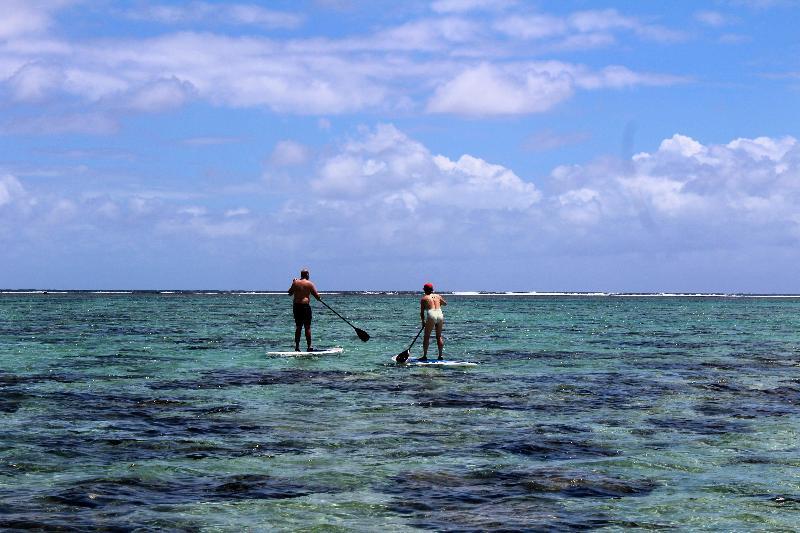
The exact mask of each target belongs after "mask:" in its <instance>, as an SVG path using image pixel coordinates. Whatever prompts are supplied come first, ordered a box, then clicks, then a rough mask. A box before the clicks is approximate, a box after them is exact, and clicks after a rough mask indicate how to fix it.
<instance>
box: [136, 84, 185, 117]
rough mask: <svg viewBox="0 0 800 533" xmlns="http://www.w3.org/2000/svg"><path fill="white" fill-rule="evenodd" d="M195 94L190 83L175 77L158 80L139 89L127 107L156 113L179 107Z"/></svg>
mask: <svg viewBox="0 0 800 533" xmlns="http://www.w3.org/2000/svg"><path fill="white" fill-rule="evenodd" d="M195 93H196V91H195V89H194V87H193V86H192V84H191V83H189V82H186V81H181V80H179V79H177V78H175V77H172V78H168V79H160V80H156V81H153V82H151V83H148V84H146V85H144V86H142V87H139V88H138V89H137V90H136V91H135V92H134V93H133V94H132V95H131V96H130V97H129V98H128V99H127V106H128V107H129V108H131V109H135V110H137V111H144V112H151V113H152V112H158V111H164V110H167V109H172V108H175V107H180V106H181V105H183V104H184V103H185V102H186V101H188V100H189V99H190V98H191V97H192V96H193V95H194V94H195Z"/></svg>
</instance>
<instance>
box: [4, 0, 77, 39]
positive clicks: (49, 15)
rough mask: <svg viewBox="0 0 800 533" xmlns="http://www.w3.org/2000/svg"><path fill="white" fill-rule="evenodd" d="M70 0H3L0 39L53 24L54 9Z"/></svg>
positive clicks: (44, 28) (35, 30)
mask: <svg viewBox="0 0 800 533" xmlns="http://www.w3.org/2000/svg"><path fill="white" fill-rule="evenodd" d="M72 3H75V2H73V1H70V0H3V5H2V11H3V14H2V16H0V39H5V38H9V37H16V36H19V35H30V34H35V33H41V32H44V31H45V30H47V29H48V28H49V27H50V26H51V25H52V24H53V16H54V14H55V12H56V11H58V10H59V9H62V8H64V7H66V6H68V5H70V4H72Z"/></svg>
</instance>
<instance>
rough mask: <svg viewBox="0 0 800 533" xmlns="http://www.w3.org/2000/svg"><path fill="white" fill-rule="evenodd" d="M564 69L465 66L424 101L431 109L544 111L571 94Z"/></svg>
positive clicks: (499, 112) (495, 112)
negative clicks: (520, 69) (519, 70)
mask: <svg viewBox="0 0 800 533" xmlns="http://www.w3.org/2000/svg"><path fill="white" fill-rule="evenodd" d="M572 93H573V83H572V79H571V78H570V77H569V76H568V75H567V73H566V72H562V73H555V74H553V73H551V72H549V71H547V70H541V69H536V68H531V69H528V70H527V71H522V72H508V71H506V70H502V69H500V68H497V67H494V66H492V65H490V64H488V63H484V64H481V65H479V66H477V67H474V68H469V69H467V70H465V71H463V72H462V73H460V74H459V75H457V76H456V77H455V78H453V79H452V80H450V81H448V82H447V83H445V84H443V85H441V86H439V87H438V88H437V89H436V91H435V92H434V94H433V96H432V97H431V99H430V101H429V102H428V111H430V112H432V113H457V114H466V115H502V114H519V113H537V112H542V111H547V110H548V109H550V108H551V107H553V106H554V105H556V104H558V103H559V102H562V101H564V100H566V99H567V98H569V97H570V96H572Z"/></svg>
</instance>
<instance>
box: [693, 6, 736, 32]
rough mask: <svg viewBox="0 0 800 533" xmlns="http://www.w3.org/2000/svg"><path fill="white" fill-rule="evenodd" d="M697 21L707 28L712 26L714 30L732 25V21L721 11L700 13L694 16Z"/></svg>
mask: <svg viewBox="0 0 800 533" xmlns="http://www.w3.org/2000/svg"><path fill="white" fill-rule="evenodd" d="M694 18H695V20H697V21H698V22H701V23H702V24H705V25H706V26H711V27H714V28H720V27H722V26H727V25H728V24H730V23H731V19H730V18H729V17H728V16H727V15H724V14H722V13H720V12H719V11H711V10H703V11H698V12H696V13H695V14H694Z"/></svg>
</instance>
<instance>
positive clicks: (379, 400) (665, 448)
mask: <svg viewBox="0 0 800 533" xmlns="http://www.w3.org/2000/svg"><path fill="white" fill-rule="evenodd" d="M326 301H327V302H328V303H329V304H330V305H331V306H332V307H333V308H334V309H336V310H338V311H339V312H340V313H342V314H344V315H346V316H347V317H349V318H350V319H351V321H352V322H353V323H354V324H356V325H357V326H359V327H361V328H362V329H365V330H367V331H368V332H369V333H370V334H371V335H372V339H371V340H370V341H369V342H368V343H362V342H360V341H359V340H358V338H357V337H356V335H355V334H354V332H353V329H352V328H350V327H349V326H348V325H347V324H345V323H344V322H342V321H341V320H339V319H338V318H336V317H335V316H334V315H333V314H332V313H330V312H329V311H326V310H325V309H324V308H322V307H321V306H320V305H319V304H317V305H316V306H315V321H314V332H315V339H316V342H315V344H316V345H317V346H318V347H323V346H342V347H344V349H345V352H344V354H343V355H341V356H334V357H316V358H270V357H267V356H266V355H265V353H266V352H267V351H270V350H289V349H292V337H293V325H292V324H291V306H290V302H289V300H288V298H287V297H285V296H277V295H243V294H217V295H158V294H141V295H138V294H131V295H95V294H75V293H72V294H10V295H9V294H6V295H2V296H0V361H2V367H0V368H2V370H0V392H1V393H2V394H1V395H0V417H2V425H0V433H1V434H2V438H1V439H0V527H1V528H4V529H8V528H19V529H26V528H36V529H39V528H41V529H59V528H64V529H85V530H93V529H113V530H123V531H124V530H132V529H138V528H141V529H184V530H209V531H220V530H230V531H234V530H242V529H251V530H262V529H263V530H278V531H281V530H286V531H289V530H310V531H313V530H319V531H323V530H324V531H330V530H333V531H335V530H341V531H345V530H347V531H350V530H363V531H368V530H375V529H378V528H382V529H386V530H390V531H403V530H413V529H435V530H442V529H451V530H492V529H502V528H507V529H532V530H540V529H587V528H597V529H620V528H628V527H640V528H677V529H702V528H707V529H715V530H728V531H734V530H754V529H756V530H758V529H761V530H765V529H767V530H768V529H773V530H780V529H793V528H794V527H796V524H797V522H798V518H799V517H800V470H799V469H798V466H800V453H799V452H800V450H798V430H800V405H799V404H798V401H800V381H798V374H800V372H799V371H800V366H798V365H799V364H800V299H751V298H655V297H654V298H623V297H597V298H593V297H522V296H516V297H503V296H451V297H449V301H450V305H449V306H448V307H447V308H446V310H445V311H446V313H445V314H446V325H445V334H446V342H447V344H446V347H445V351H446V353H447V354H448V355H449V356H450V357H452V358H455V359H462V360H470V361H475V362H478V363H480V365H479V366H478V367H474V368H467V369H454V368H447V369H443V368H419V367H417V368H412V367H397V366H395V365H393V364H391V363H390V357H391V356H392V355H395V354H397V353H398V352H400V351H402V350H403V349H405V348H406V346H407V345H408V343H409V342H411V339H412V338H413V336H414V334H415V333H416V327H417V320H418V303H417V301H418V296H415V295H394V296H391V295H330V296H326ZM419 351H420V350H419V344H418V345H417V346H415V348H414V349H413V350H412V353H414V354H415V355H418V354H419Z"/></svg>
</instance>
